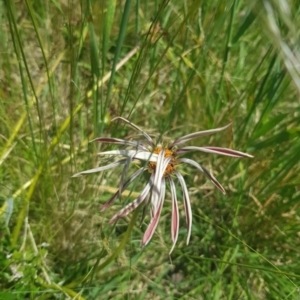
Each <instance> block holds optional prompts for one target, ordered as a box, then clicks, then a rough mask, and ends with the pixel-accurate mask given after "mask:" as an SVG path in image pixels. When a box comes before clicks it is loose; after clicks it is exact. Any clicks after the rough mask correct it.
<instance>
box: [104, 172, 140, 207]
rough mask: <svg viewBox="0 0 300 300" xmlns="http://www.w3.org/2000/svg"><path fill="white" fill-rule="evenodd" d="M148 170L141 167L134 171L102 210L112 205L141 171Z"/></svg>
mask: <svg viewBox="0 0 300 300" xmlns="http://www.w3.org/2000/svg"><path fill="white" fill-rule="evenodd" d="M145 170H146V168H141V169H139V170H137V171H136V172H135V173H133V174H132V175H131V176H130V178H128V179H127V180H126V181H125V182H124V184H123V185H122V187H121V189H120V188H119V190H117V192H116V193H115V194H114V195H113V196H112V197H110V199H109V200H108V201H107V202H105V203H104V204H103V205H102V207H101V210H100V211H104V210H106V209H107V208H108V207H109V206H111V205H112V204H113V203H114V201H115V200H116V199H117V198H118V197H119V195H120V194H122V192H123V191H124V190H125V189H126V187H127V186H128V185H129V184H130V183H132V182H133V181H134V180H135V179H136V178H137V177H138V176H140V175H141V173H143V172H144V171H145Z"/></svg>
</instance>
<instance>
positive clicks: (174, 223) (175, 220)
mask: <svg viewBox="0 0 300 300" xmlns="http://www.w3.org/2000/svg"><path fill="white" fill-rule="evenodd" d="M168 179H169V183H170V189H171V197H172V217H171V237H172V241H173V245H172V248H171V250H170V252H169V255H171V253H172V252H173V250H174V247H175V245H176V242H177V238H178V232H179V210H178V203H177V195H176V187H175V183H174V181H173V179H172V177H168Z"/></svg>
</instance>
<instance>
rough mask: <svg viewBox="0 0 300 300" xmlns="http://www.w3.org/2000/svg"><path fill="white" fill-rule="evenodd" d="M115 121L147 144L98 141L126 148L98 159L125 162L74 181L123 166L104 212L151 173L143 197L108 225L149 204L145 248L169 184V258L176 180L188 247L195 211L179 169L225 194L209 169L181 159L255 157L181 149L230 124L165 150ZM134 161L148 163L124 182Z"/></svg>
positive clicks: (174, 223)
mask: <svg viewBox="0 0 300 300" xmlns="http://www.w3.org/2000/svg"><path fill="white" fill-rule="evenodd" d="M114 120H121V121H123V122H125V123H126V124H128V125H130V126H131V127H133V128H134V129H135V130H137V131H139V132H140V133H142V135H143V136H144V138H145V140H144V141H143V142H141V141H134V140H132V141H131V140H130V141H128V140H123V139H118V138H109V137H108V138H106V137H100V138H96V139H95V140H93V141H95V142H99V143H108V144H115V145H122V146H125V147H124V149H121V150H112V151H105V152H100V153H99V155H116V156H121V157H123V158H121V159H118V160H116V161H115V162H112V163H110V164H108V165H105V166H101V167H98V168H94V169H90V170H87V171H83V172H80V173H77V174H75V175H74V176H73V177H77V176H81V175H86V174H91V173H95V172H101V171H104V170H108V169H111V168H115V167H117V166H120V165H124V168H123V172H122V175H121V180H120V185H119V189H118V191H117V192H116V193H115V194H114V195H113V196H112V197H111V198H110V199H109V200H108V201H107V202H106V203H105V204H103V206H102V208H101V211H104V210H106V209H107V208H108V207H110V206H111V205H112V204H113V203H114V201H115V200H116V199H117V198H118V197H120V196H121V194H122V192H123V191H124V190H125V188H126V187H127V186H128V185H129V184H131V183H132V182H133V181H134V180H136V179H137V178H138V177H139V176H140V175H141V174H142V173H143V172H145V171H148V172H149V173H150V178H149V181H148V183H147V184H146V186H145V187H144V189H143V190H142V192H141V193H140V195H139V196H138V197H137V198H136V199H135V200H134V201H132V202H131V203H129V204H128V205H126V206H125V207H124V208H123V209H121V210H120V211H119V212H118V213H116V214H115V215H114V216H113V217H112V218H111V220H110V221H109V223H114V222H116V221H117V220H118V219H120V218H122V217H125V216H127V215H128V214H129V213H130V212H132V211H133V210H134V209H136V208H137V207H138V206H140V205H141V204H142V203H145V207H147V204H150V206H151V208H150V214H151V220H150V223H149V225H148V227H147V229H146V231H145V233H144V236H143V239H142V247H144V246H145V245H147V244H148V243H149V241H150V240H151V238H152V236H153V234H154V232H155V229H156V227H157V224H158V221H159V218H160V214H161V211H162V207H163V204H164V200H165V195H166V184H167V183H168V184H169V186H170V191H171V199H172V219H171V238H172V242H173V245H172V248H171V250H170V254H171V252H172V251H173V249H174V247H175V244H176V242H177V238H178V231H179V210H178V203H177V194H176V186H175V182H174V178H177V179H178V181H179V184H180V186H181V189H182V192H183V203H184V210H185V214H186V224H187V231H188V234H187V240H186V243H187V244H188V243H189V240H190V235H191V227H192V210H191V203H190V197H189V193H188V189H187V186H186V183H185V181H184V178H183V176H182V174H181V173H180V172H179V171H178V166H179V165H181V164H189V165H192V166H194V167H195V168H196V169H198V170H199V171H200V172H202V173H203V174H204V175H205V176H206V177H207V178H208V179H209V180H210V181H211V182H212V183H213V184H214V185H215V186H216V187H217V188H218V189H219V190H220V191H221V192H222V193H223V194H225V193H226V192H225V190H224V188H223V187H222V185H221V184H220V183H219V182H218V180H217V179H216V178H215V177H214V175H213V174H211V173H210V172H209V171H208V170H207V169H206V168H204V167H203V166H202V165H200V164H199V163H197V162H196V161H194V160H192V159H189V158H183V157H182V155H183V154H186V153H189V152H192V151H202V152H207V153H213V154H221V155H226V156H231V157H253V156H252V155H249V154H247V153H243V152H240V151H236V150H232V149H228V148H220V147H212V146H203V147H196V146H185V147H182V146H181V145H182V144H184V143H186V142H188V141H190V140H193V139H196V138H199V137H203V136H207V135H211V134H214V133H217V132H220V131H223V130H225V129H227V128H228V127H229V126H230V125H231V124H229V125H227V126H224V127H221V128H216V129H210V130H205V131H198V132H194V133H191V134H188V135H185V136H183V137H180V138H178V139H176V140H175V141H174V142H173V143H171V144H170V145H168V146H166V147H165V146H163V145H162V144H155V142H154V141H153V139H152V138H151V137H150V136H149V135H148V134H147V133H146V132H144V131H143V130H142V129H140V128H139V127H138V126H136V125H135V124H133V123H131V122H130V121H128V120H126V119H124V118H122V117H116V118H114V119H113V120H112V121H114ZM128 148H129V149H128ZM133 161H140V162H141V161H144V162H145V163H144V165H143V166H142V167H141V168H139V169H138V170H137V171H136V172H134V173H133V174H132V175H131V176H130V178H128V179H127V180H125V177H126V173H127V170H128V167H129V165H130V164H131V162H133Z"/></svg>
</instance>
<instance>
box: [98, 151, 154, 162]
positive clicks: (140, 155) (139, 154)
mask: <svg viewBox="0 0 300 300" xmlns="http://www.w3.org/2000/svg"><path fill="white" fill-rule="evenodd" d="M98 155H122V156H127V157H131V158H132V159H139V160H144V161H152V162H156V161H157V157H158V155H157V154H155V153H152V152H149V151H140V150H139V151H137V150H111V151H104V152H99V153H98Z"/></svg>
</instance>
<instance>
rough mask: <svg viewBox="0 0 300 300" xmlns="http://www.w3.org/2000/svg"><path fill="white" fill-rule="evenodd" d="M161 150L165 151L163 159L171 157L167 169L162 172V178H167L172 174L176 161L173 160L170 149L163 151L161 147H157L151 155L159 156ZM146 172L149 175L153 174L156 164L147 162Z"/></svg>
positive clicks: (172, 153)
mask: <svg viewBox="0 0 300 300" xmlns="http://www.w3.org/2000/svg"><path fill="white" fill-rule="evenodd" d="M162 150H165V157H170V156H172V159H171V161H170V162H169V164H168V165H167V168H166V170H165V172H164V176H165V177H166V176H169V175H171V174H172V173H173V171H174V170H175V165H176V159H175V156H174V151H172V150H170V149H165V148H162V146H157V147H156V148H155V149H154V151H153V153H155V154H159V153H160V152H161V151H162ZM148 170H149V172H150V173H153V172H155V170H156V162H153V161H151V162H149V164H148Z"/></svg>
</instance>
